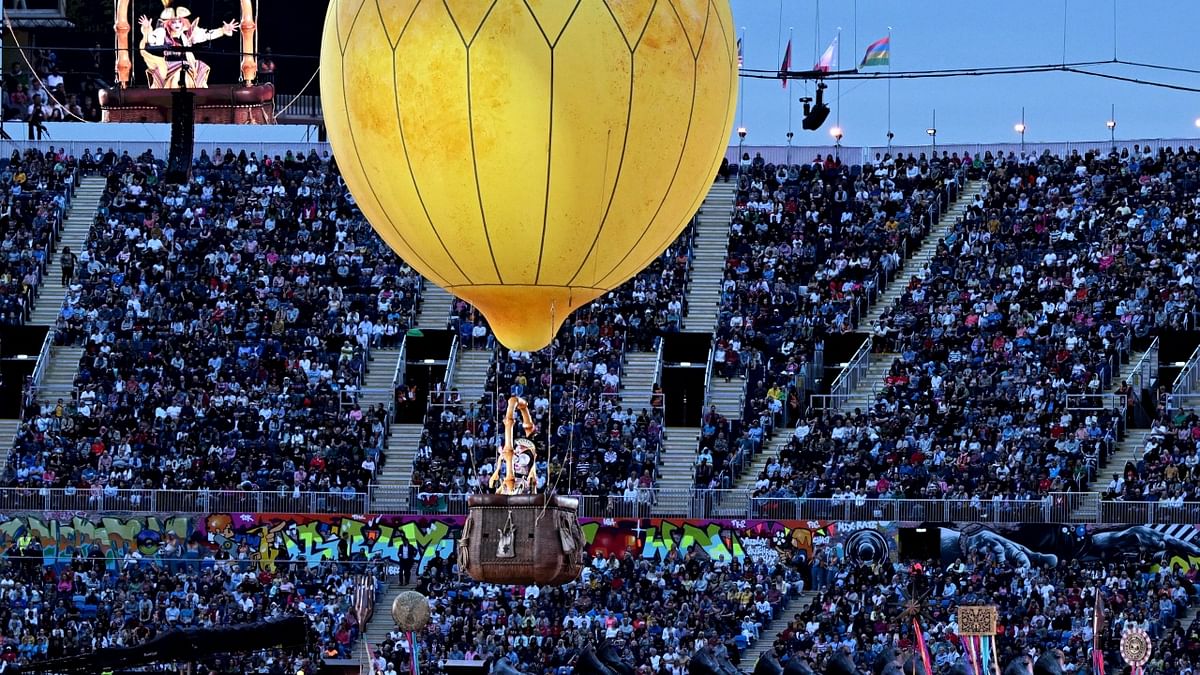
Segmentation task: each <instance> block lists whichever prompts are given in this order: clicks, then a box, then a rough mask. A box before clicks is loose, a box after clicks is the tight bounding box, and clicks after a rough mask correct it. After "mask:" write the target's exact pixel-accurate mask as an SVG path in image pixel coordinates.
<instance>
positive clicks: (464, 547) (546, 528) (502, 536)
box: [458, 494, 584, 586]
mask: <svg viewBox="0 0 1200 675" xmlns="http://www.w3.org/2000/svg"><path fill="white" fill-rule="evenodd" d="M467 507H468V515H467V522H466V524H465V525H464V526H463V533H462V539H460V540H459V542H458V566H459V569H461V570H462V571H464V572H466V573H467V574H468V575H469V576H470V577H471V578H472V579H474V580H475V581H479V582H482V583H489V584H504V585H525V586H528V585H530V584H538V585H550V586H559V585H562V584H565V583H568V582H570V581H574V580H575V579H577V578H579V573H580V572H581V571H582V570H583V548H584V539H583V531H582V530H581V529H580V528H579V517H578V512H579V500H578V499H573V498H571V497H561V496H558V495H545V494H540V495H538V494H534V495H471V496H470V498H469V499H468V500H467Z"/></svg>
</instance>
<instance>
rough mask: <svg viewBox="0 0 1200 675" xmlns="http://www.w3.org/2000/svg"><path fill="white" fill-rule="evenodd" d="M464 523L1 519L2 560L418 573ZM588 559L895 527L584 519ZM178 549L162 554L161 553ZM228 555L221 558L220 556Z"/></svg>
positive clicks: (844, 541) (735, 549) (447, 550)
mask: <svg viewBox="0 0 1200 675" xmlns="http://www.w3.org/2000/svg"><path fill="white" fill-rule="evenodd" d="M463 521H464V519H463V518H462V517H461V516H393V515H329V514H271V513H214V514H211V515H209V516H207V517H191V516H175V517H168V518H154V517H115V516H114V517H107V516H96V515H89V514H70V513H36V514H32V513H31V514H13V515H0V554H2V555H5V556H11V555H16V554H17V553H18V552H19V551H20V550H22V549H25V548H26V547H27V546H28V544H30V543H31V542H33V541H36V542H37V543H38V545H39V546H40V548H41V554H40V555H41V557H42V560H43V563H44V564H46V565H56V564H65V563H67V562H69V561H70V560H71V559H72V558H73V557H75V556H76V555H83V556H88V557H101V558H104V559H105V560H106V561H108V565H109V566H117V565H120V564H127V563H128V562H129V561H130V559H136V558H138V557H141V558H143V559H171V560H177V561H179V562H180V563H181V564H182V563H191V562H192V561H196V562H198V561H200V560H201V559H204V558H206V557H209V556H210V555H211V554H214V553H218V552H223V553H225V554H227V555H228V557H231V558H242V557H245V558H248V559H249V560H251V561H253V562H254V563H255V564H257V565H259V566H260V567H263V568H265V569H272V568H274V566H275V564H276V563H278V562H282V561H298V562H304V563H307V564H311V565H316V564H319V563H321V562H323V561H392V562H398V561H399V560H400V557H401V547H403V546H406V545H410V544H411V545H412V546H415V547H416V549H417V551H418V552H419V558H418V560H419V566H420V568H422V569H423V568H424V567H425V566H426V565H427V564H428V563H429V562H430V561H431V560H433V559H434V558H442V559H451V558H453V556H454V547H455V541H456V540H457V539H458V537H459V536H460V534H461V530H462V526H463ZM582 527H583V532H584V536H585V538H586V539H587V542H588V548H589V552H590V553H591V554H592V555H594V556H596V555H604V556H607V555H610V554H615V555H617V556H624V555H625V553H627V552H628V553H632V554H633V555H636V556H641V557H644V558H666V557H667V556H669V555H671V554H672V553H675V554H679V555H684V554H687V553H689V552H695V553H696V554H698V555H703V556H707V557H710V558H715V559H720V560H732V559H736V560H746V559H747V558H748V559H750V560H755V561H762V562H768V563H769V562H775V561H778V560H779V559H780V558H781V557H782V556H790V555H793V554H794V552H796V551H799V552H801V553H802V554H804V555H806V556H811V555H812V553H813V550H814V547H818V546H833V547H834V548H835V550H836V551H837V553H838V555H842V556H853V557H856V558H860V559H870V560H877V559H878V560H882V559H885V558H887V557H889V556H892V555H894V552H895V550H896V528H895V526H894V524H892V523H836V522H825V521H767V520H690V519H664V518H644V519H634V518H630V519H608V518H606V519H583V522H582ZM171 550H175V551H178V552H177V553H174V554H171V553H165V552H164V551H171ZM219 557H225V556H219Z"/></svg>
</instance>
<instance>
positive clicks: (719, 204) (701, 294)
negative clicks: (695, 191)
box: [683, 182, 737, 333]
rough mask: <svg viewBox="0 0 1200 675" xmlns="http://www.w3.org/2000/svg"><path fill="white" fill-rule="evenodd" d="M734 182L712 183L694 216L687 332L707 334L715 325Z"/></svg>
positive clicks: (733, 199) (727, 243)
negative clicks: (694, 237) (694, 232)
mask: <svg viewBox="0 0 1200 675" xmlns="http://www.w3.org/2000/svg"><path fill="white" fill-rule="evenodd" d="M736 198H737V183H734V182H730V183H723V182H722V183H713V185H712V187H711V188H710V189H709V191H708V195H707V196H706V197H705V198H704V203H702V204H701V205H700V212H699V213H698V214H697V215H696V239H695V243H694V244H693V247H694V251H693V254H692V275H691V283H690V284H689V286H688V293H687V310H686V311H685V312H684V317H683V325H684V327H685V328H686V329H687V330H688V331H689V332H699V333H705V332H710V331H712V330H713V329H714V328H716V325H717V312H718V305H719V304H720V298H721V282H722V281H724V280H725V256H726V254H727V253H728V252H729V222H730V220H731V219H732V218H733V207H734V202H735V200H736Z"/></svg>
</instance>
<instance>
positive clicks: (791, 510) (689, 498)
mask: <svg viewBox="0 0 1200 675" xmlns="http://www.w3.org/2000/svg"><path fill="white" fill-rule="evenodd" d="M374 491H375V495H376V496H377V497H378V498H380V499H381V501H382V502H383V503H389V504H407V505H408V506H407V507H404V508H400V509H396V510H389V511H388V513H392V514H396V515H406V514H411V515H418V516H421V517H429V516H463V515H465V514H466V513H467V496H468V495H466V494H464V493H427V492H423V491H421V490H420V488H417V487H407V486H406V487H400V486H376V487H375V489H374ZM579 501H580V506H579V515H580V516H582V517H586V518H613V517H676V516H683V517H692V518H744V519H755V520H761V519H771V520H792V519H795V520H816V521H822V520H834V521H848V522H856V521H857V522H861V521H888V522H918V523H919V522H983V523H989V524H1005V523H1024V522H1045V523H1076V524H1107V525H1115V524H1130V525H1144V524H1145V523H1148V522H1152V523H1160V524H1177V523H1178V524H1191V523H1195V522H1197V520H1198V519H1200V502H1185V503H1183V504H1181V505H1179V504H1172V503H1164V502H1132V501H1105V500H1103V499H1102V497H1101V494H1100V493H1098V492H1058V493H1049V494H1046V495H1044V496H1043V497H1041V498H1039V499H1000V500H988V499H886V498H876V499H868V498H866V497H862V496H849V497H844V498H809V497H755V496H753V494H752V492H751V491H750V490H744V489H743V490H707V489H664V488H652V489H640V490H636V491H634V492H633V493H631V494H630V495H629V496H628V497H626V496H623V495H582V496H580V497H579ZM0 510H3V511H5V512H8V513H23V512H41V511H60V512H71V513H78V514H87V513H124V514H143V513H144V514H158V513H164V512H168V513H178V514H184V515H187V514H198V515H207V514H210V513H337V514H366V513H371V512H372V511H371V510H370V504H369V502H368V498H367V495H366V493H364V492H358V493H353V494H341V493H300V494H298V495H293V494H291V493H281V492H243V491H237V490H228V491H198V490H110V491H109V492H108V494H104V493H102V492H95V493H90V492H88V491H78V492H77V491H69V490H65V489H59V488H54V489H33V488H2V489H0Z"/></svg>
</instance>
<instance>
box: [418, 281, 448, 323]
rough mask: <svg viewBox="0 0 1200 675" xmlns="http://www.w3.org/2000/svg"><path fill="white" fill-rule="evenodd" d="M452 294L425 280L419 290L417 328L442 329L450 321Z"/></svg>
mask: <svg viewBox="0 0 1200 675" xmlns="http://www.w3.org/2000/svg"><path fill="white" fill-rule="evenodd" d="M453 305H454V296H453V295H450V292H449V291H447V290H446V289H444V288H442V287H441V286H438V285H437V284H435V283H433V282H432V281H426V282H425V288H424V290H422V291H421V311H420V312H418V313H417V328H427V329H430V330H444V329H445V328H446V325H447V324H448V323H449V321H450V308H451V307H452V306H453Z"/></svg>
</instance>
